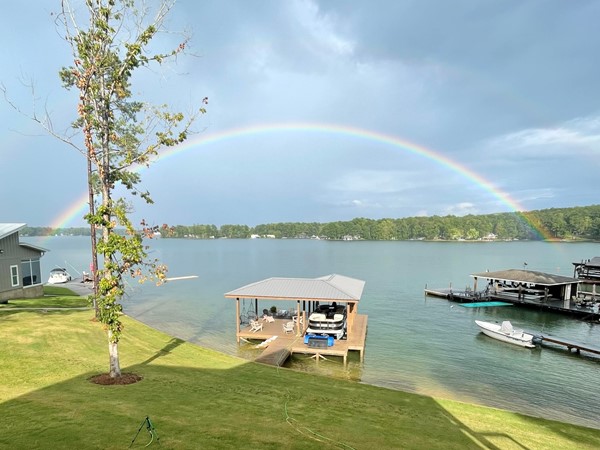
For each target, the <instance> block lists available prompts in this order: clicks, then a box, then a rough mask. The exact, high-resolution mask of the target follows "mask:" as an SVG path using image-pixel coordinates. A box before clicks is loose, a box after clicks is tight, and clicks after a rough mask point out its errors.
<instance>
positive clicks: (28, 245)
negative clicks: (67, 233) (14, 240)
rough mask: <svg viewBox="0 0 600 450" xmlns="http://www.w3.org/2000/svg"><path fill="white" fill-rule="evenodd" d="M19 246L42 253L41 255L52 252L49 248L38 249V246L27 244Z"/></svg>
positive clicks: (21, 243) (20, 243)
mask: <svg viewBox="0 0 600 450" xmlns="http://www.w3.org/2000/svg"><path fill="white" fill-rule="evenodd" d="M19 245H20V246H21V247H25V248H30V249H31V250H36V251H38V252H41V253H46V252H49V251H50V250H48V249H47V248H44V247H38V246H37V245H33V244H29V243H27V242H19Z"/></svg>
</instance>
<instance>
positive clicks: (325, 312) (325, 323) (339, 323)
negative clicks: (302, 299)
mask: <svg viewBox="0 0 600 450" xmlns="http://www.w3.org/2000/svg"><path fill="white" fill-rule="evenodd" d="M345 333H346V307H345V306H343V305H337V304H336V303H335V302H333V303H332V304H331V305H319V306H318V307H317V309H316V310H315V311H314V312H312V313H311V314H310V316H308V328H307V329H306V334H327V335H329V336H333V337H334V338H336V339H341V338H343V337H344V334H345Z"/></svg>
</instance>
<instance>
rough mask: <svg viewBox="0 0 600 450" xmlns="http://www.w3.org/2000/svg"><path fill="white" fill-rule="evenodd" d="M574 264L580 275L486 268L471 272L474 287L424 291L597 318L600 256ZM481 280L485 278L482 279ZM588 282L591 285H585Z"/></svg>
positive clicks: (468, 300)
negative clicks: (567, 275)
mask: <svg viewBox="0 0 600 450" xmlns="http://www.w3.org/2000/svg"><path fill="white" fill-rule="evenodd" d="M573 264H574V265H575V274H576V275H577V278H571V277H565V276H563V275H554V274H550V273H544V272H538V271H535V270H521V269H508V270H499V271H495V272H490V271H486V272H480V273H473V274H471V277H473V279H474V282H473V289H471V288H469V287H467V288H466V290H464V291H460V290H458V291H457V290H455V289H452V287H450V288H449V289H427V288H426V289H425V294H426V295H432V296H434V297H442V298H446V299H449V300H453V301H457V302H461V303H472V304H477V305H479V304H481V305H482V306H484V303H486V302H487V303H493V302H494V301H495V302H508V303H511V304H514V305H521V306H528V307H533V308H539V309H546V310H551V311H555V312H560V313H564V314H569V315H571V316H575V317H578V318H580V319H582V320H590V321H598V320H600V301H599V299H598V296H597V293H596V288H597V285H598V284H600V258H594V259H593V260H589V261H588V262H587V263H581V264H579V263H573ZM481 280H484V282H483V283H481ZM586 283H587V286H588V288H587V289H582V287H584V286H586ZM589 286H591V289H590V288H589ZM485 306H488V305H485ZM489 306H492V305H489ZM495 306H497V305H495Z"/></svg>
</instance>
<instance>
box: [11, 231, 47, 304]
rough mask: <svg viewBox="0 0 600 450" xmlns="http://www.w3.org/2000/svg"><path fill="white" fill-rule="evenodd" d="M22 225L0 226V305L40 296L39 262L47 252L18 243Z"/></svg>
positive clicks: (41, 293)
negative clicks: (16, 299) (18, 299)
mask: <svg viewBox="0 0 600 450" xmlns="http://www.w3.org/2000/svg"><path fill="white" fill-rule="evenodd" d="M26 225H27V224H25V223H0V303H6V302H7V301H8V300H10V299H13V298H33V297H40V296H42V295H43V293H44V291H43V281H42V267H41V264H40V258H41V257H42V256H44V253H46V252H47V251H48V250H46V249H44V248H41V247H37V246H35V245H31V244H27V243H25V242H20V241H19V231H20V230H22V229H23V228H25V226H26Z"/></svg>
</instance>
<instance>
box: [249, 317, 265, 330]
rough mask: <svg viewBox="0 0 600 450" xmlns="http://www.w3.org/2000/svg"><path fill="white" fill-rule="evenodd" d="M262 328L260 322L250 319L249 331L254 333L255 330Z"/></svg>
mask: <svg viewBox="0 0 600 450" xmlns="http://www.w3.org/2000/svg"><path fill="white" fill-rule="evenodd" d="M262 329H263V324H262V323H260V322H257V321H256V320H251V321H250V331H252V332H253V333H256V332H257V331H261V330H262Z"/></svg>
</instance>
